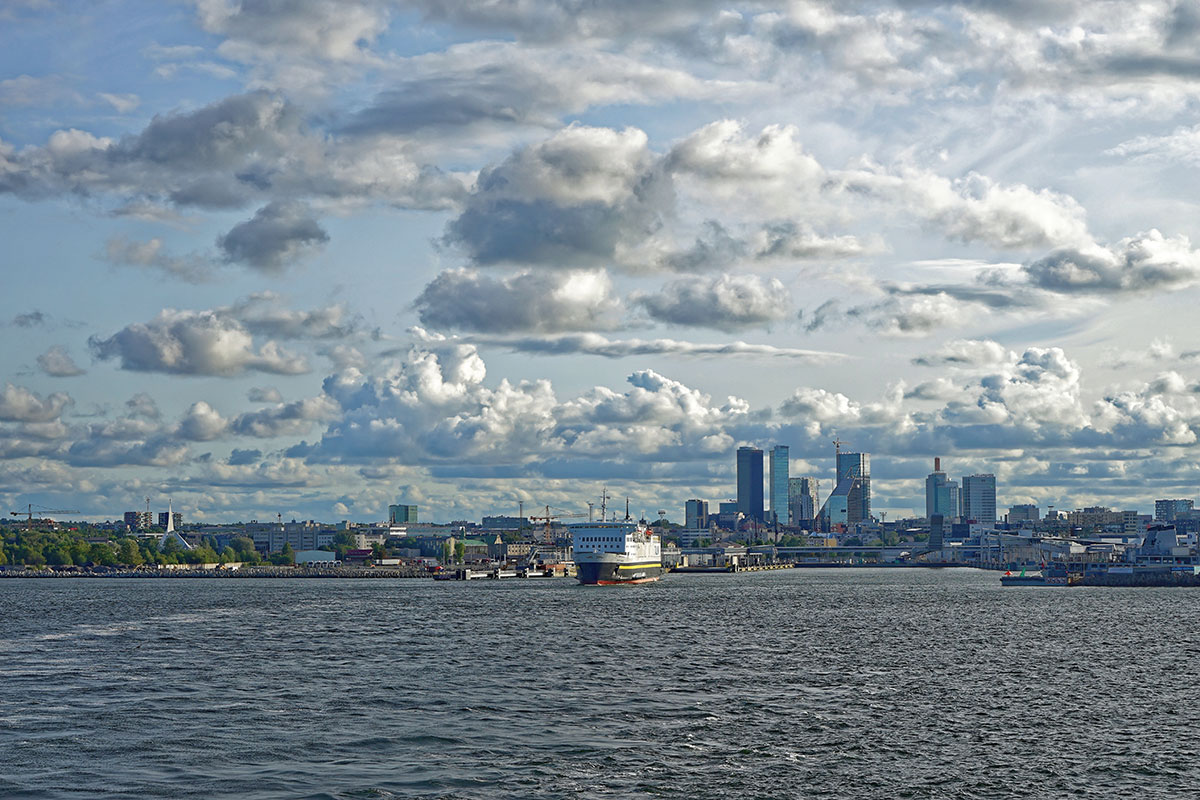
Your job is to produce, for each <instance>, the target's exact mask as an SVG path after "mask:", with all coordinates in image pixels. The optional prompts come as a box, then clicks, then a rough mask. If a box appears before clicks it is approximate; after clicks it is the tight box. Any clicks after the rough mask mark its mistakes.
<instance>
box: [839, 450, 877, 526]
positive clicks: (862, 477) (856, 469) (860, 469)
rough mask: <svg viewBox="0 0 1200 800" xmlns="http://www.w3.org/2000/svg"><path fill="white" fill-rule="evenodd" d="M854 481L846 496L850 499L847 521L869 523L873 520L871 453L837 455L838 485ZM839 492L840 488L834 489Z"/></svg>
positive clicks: (840, 453)
mask: <svg viewBox="0 0 1200 800" xmlns="http://www.w3.org/2000/svg"><path fill="white" fill-rule="evenodd" d="M846 479H852V480H851V482H850V485H849V486H847V487H846V489H845V492H844V494H846V496H847V497H848V498H849V506H848V507H847V509H846V515H847V521H848V522H850V523H854V522H867V521H869V520H870V519H871V456H870V454H869V453H842V452H838V454H837V484H838V486H840V485H841V484H842V481H844V480H846ZM834 491H835V492H837V491H838V488H837V487H834Z"/></svg>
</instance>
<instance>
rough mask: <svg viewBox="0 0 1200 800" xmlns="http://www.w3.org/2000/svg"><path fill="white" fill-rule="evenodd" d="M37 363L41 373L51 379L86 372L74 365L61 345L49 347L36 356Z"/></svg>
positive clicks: (73, 361) (69, 355)
mask: <svg viewBox="0 0 1200 800" xmlns="http://www.w3.org/2000/svg"><path fill="white" fill-rule="evenodd" d="M37 363H38V367H40V368H41V370H42V372H44V373H46V374H47V375H49V376H51V377H52V378H70V377H74V376H76V375H83V374H85V373H86V372H87V370H85V369H83V368H82V367H80V366H79V365H78V364H76V363H75V360H74V359H72V358H71V354H70V353H68V352H67V349H66V348H65V347H63V346H62V345H61V344H56V345H53V346H51V347H50V349H48V350H47V351H46V352H44V353H42V354H41V355H40V356H38V357H37Z"/></svg>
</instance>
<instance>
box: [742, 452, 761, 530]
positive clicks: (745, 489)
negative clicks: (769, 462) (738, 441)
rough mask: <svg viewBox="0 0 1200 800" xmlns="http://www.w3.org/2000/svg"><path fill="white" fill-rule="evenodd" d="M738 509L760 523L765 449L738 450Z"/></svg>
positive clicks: (747, 517) (748, 517) (746, 516)
mask: <svg viewBox="0 0 1200 800" xmlns="http://www.w3.org/2000/svg"><path fill="white" fill-rule="evenodd" d="M737 510H738V511H739V512H741V513H742V514H743V515H744V516H745V518H746V519H748V520H750V519H752V520H755V521H757V522H759V523H762V522H764V521H765V515H764V514H763V451H762V450H760V449H758V448H757V447H739V448H738V451H737Z"/></svg>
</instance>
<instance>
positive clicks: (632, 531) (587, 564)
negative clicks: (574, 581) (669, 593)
mask: <svg viewBox="0 0 1200 800" xmlns="http://www.w3.org/2000/svg"><path fill="white" fill-rule="evenodd" d="M570 528H571V544H572V547H573V551H574V561H575V575H576V577H577V578H579V582H580V583H583V584H589V585H601V586H609V585H615V584H623V583H630V584H633V583H650V582H651V581H656V580H658V579H659V578H660V577H662V573H663V565H662V539H661V538H660V537H659V535H658V534H657V533H655V532H654V531H653V530H651V529H650V528H649V527H647V526H646V523H645V521H644V520H643V521H641V522H630V521H626V522H584V523H579V524H577V525H571V526H570Z"/></svg>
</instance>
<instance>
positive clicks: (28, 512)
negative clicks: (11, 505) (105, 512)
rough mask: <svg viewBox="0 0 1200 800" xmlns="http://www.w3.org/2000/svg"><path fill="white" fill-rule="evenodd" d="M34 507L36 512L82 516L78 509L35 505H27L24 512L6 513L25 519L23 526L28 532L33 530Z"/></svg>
mask: <svg viewBox="0 0 1200 800" xmlns="http://www.w3.org/2000/svg"><path fill="white" fill-rule="evenodd" d="M35 507H36V508H37V510H38V511H42V512H45V513H47V514H82V513H83V512H82V511H79V510H78V509H74V508H47V507H46V506H39V505H37V504H36V503H27V504H26V506H25V510H24V511H10V512H8V513H9V514H10V515H12V516H14V517H22V516H23V517H25V518H26V522H25V525H26V526H27V528H28V529H29V530H33V509H34V508H35Z"/></svg>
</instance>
